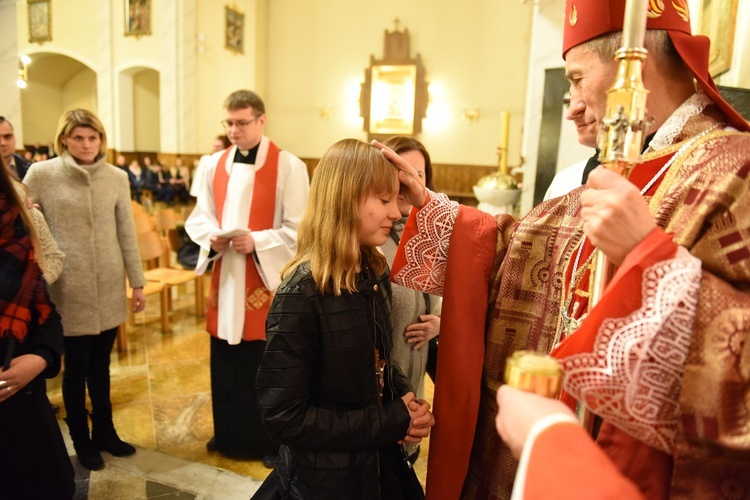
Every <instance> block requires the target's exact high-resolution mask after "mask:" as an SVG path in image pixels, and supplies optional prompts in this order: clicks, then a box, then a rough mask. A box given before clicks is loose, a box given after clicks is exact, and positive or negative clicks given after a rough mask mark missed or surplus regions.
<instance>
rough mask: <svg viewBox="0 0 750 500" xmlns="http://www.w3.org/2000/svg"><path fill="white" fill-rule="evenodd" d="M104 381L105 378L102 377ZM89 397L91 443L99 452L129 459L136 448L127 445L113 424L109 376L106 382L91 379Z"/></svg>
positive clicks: (89, 381) (89, 380)
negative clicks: (91, 409)
mask: <svg viewBox="0 0 750 500" xmlns="http://www.w3.org/2000/svg"><path fill="white" fill-rule="evenodd" d="M102 379H104V377H102ZM88 385H89V397H90V398H91V407H92V408H93V411H92V413H91V428H92V430H91V441H92V442H93V443H94V446H96V448H97V449H98V450H99V451H106V452H109V453H111V454H112V455H114V456H116V457H127V456H130V455H132V454H133V453H135V447H134V446H133V445H131V444H128V443H126V442H125V441H123V440H122V439H120V436H118V435H117V431H115V425H114V423H113V422H112V403H111V402H110V400H109V392H110V391H109V376H107V377H106V379H104V380H96V379H95V377H89V379H88Z"/></svg>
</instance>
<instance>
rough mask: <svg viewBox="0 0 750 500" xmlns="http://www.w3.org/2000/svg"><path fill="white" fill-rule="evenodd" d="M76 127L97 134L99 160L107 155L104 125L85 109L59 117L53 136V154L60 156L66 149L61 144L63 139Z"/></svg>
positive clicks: (72, 111) (74, 110)
mask: <svg viewBox="0 0 750 500" xmlns="http://www.w3.org/2000/svg"><path fill="white" fill-rule="evenodd" d="M76 127H88V128H92V129H94V130H95V131H97V132H99V139H100V140H101V142H100V143H99V155H98V156H97V158H100V157H101V156H103V155H106V154H107V132H105V131H104V125H102V122H101V121H100V120H99V118H97V117H96V115H95V114H94V113H92V112H91V111H88V110H86V109H71V110H70V111H68V112H67V113H65V114H64V115H62V116H61V117H60V122H59V123H58V124H57V135H56V136H55V153H57V154H58V156H61V155H62V154H63V152H64V151H67V150H68V148H66V147H65V144H63V142H62V138H63V137H69V136H70V133H71V132H72V131H73V129H74V128H76Z"/></svg>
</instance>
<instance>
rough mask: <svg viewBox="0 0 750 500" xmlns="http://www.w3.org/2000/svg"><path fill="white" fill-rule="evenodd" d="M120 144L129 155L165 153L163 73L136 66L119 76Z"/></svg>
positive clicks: (123, 71)
mask: <svg viewBox="0 0 750 500" xmlns="http://www.w3.org/2000/svg"><path fill="white" fill-rule="evenodd" d="M117 96H118V98H117V101H118V102H117V104H118V113H117V116H118V117H119V119H118V132H119V137H118V144H117V149H118V150H120V151H127V152H158V151H160V150H161V117H160V114H159V109H160V86H159V72H158V71H156V70H154V69H152V68H147V67H144V66H133V67H130V68H127V69H124V70H122V71H120V72H119V74H118V89H117Z"/></svg>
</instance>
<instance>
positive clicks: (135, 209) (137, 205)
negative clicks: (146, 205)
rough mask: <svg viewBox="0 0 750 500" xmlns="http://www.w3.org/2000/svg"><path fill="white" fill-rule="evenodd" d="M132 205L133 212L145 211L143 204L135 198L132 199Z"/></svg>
mask: <svg viewBox="0 0 750 500" xmlns="http://www.w3.org/2000/svg"><path fill="white" fill-rule="evenodd" d="M130 207H131V208H132V209H133V213H136V212H143V205H141V204H140V203H138V202H137V201H135V200H130Z"/></svg>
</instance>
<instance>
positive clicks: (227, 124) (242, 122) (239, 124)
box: [221, 115, 263, 128]
mask: <svg viewBox="0 0 750 500" xmlns="http://www.w3.org/2000/svg"><path fill="white" fill-rule="evenodd" d="M261 116H263V115H261ZM259 118H260V116H256V117H255V118H253V119H252V120H237V121H236V122H235V121H232V120H221V125H222V127H224V128H232V127H237V128H245V127H247V126H248V125H250V124H251V123H253V122H257V121H258V119H259Z"/></svg>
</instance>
